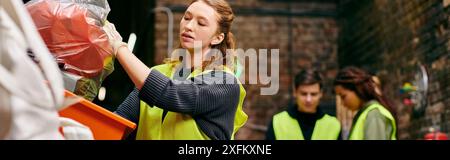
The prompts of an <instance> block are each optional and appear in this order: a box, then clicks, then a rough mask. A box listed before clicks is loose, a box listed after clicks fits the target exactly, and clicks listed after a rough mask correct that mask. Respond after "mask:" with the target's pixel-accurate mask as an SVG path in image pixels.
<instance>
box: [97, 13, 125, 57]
mask: <svg viewBox="0 0 450 160" xmlns="http://www.w3.org/2000/svg"><path fill="white" fill-rule="evenodd" d="M103 30H104V31H105V32H106V35H108V40H109V44H110V45H111V47H112V49H113V53H112V54H113V55H114V57H117V53H118V51H119V48H120V47H127V46H128V45H127V44H126V43H124V42H122V36H120V34H119V32H117V30H116V27H115V26H114V24H112V23H109V22H108V21H106V24H105V26H103Z"/></svg>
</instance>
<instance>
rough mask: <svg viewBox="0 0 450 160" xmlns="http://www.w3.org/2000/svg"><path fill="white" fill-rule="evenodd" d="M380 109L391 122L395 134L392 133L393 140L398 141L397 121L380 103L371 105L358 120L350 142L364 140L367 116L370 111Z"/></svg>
mask: <svg viewBox="0 0 450 160" xmlns="http://www.w3.org/2000/svg"><path fill="white" fill-rule="evenodd" d="M374 109H378V111H380V113H381V114H382V115H383V116H384V117H386V118H388V119H389V120H390V122H391V125H392V129H393V132H392V133H391V138H390V139H391V140H396V137H395V135H396V132H397V126H396V125H395V119H394V117H393V116H392V114H391V112H389V111H388V110H387V109H386V108H384V107H383V106H382V105H380V104H379V103H378V102H374V103H371V104H370V105H369V107H367V109H365V110H364V111H363V112H362V113H361V115H360V116H359V117H358V120H356V123H355V124H354V127H353V129H352V130H351V132H350V135H349V140H364V124H365V122H366V118H367V115H368V114H369V112H370V111H372V110H374Z"/></svg>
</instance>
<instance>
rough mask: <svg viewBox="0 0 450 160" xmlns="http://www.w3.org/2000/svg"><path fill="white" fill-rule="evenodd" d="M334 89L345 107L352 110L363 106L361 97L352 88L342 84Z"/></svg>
mask: <svg viewBox="0 0 450 160" xmlns="http://www.w3.org/2000/svg"><path fill="white" fill-rule="evenodd" d="M334 90H335V92H336V94H337V95H338V96H339V97H340V98H341V100H342V103H343V104H344V106H345V107H347V108H348V109H350V110H352V111H356V110H358V109H359V108H361V103H362V102H361V99H360V98H359V97H358V96H357V95H356V93H355V92H354V91H352V90H349V89H346V88H344V87H342V86H341V85H338V86H335V87H334Z"/></svg>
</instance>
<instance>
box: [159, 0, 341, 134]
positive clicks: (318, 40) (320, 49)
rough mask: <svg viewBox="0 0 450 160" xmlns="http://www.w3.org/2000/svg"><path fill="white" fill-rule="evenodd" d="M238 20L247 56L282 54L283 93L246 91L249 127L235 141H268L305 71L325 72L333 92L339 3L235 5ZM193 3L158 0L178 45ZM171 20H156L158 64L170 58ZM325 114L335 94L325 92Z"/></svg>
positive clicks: (250, 1)
mask: <svg viewBox="0 0 450 160" xmlns="http://www.w3.org/2000/svg"><path fill="white" fill-rule="evenodd" d="M229 2H230V4H231V5H232V7H233V9H234V11H235V13H236V19H235V22H234V24H233V28H232V32H233V33H234V35H235V36H236V39H237V47H238V48H242V49H244V50H247V49H250V48H254V49H256V50H258V49H279V51H280V52H279V53H280V62H279V66H280V89H279V92H278V94H276V95H273V96H262V95H260V87H262V86H261V85H245V88H246V91H247V97H246V101H245V103H244V110H245V112H246V113H247V114H248V116H249V119H248V122H247V124H246V125H245V126H244V127H243V129H241V130H240V131H239V133H238V134H237V136H236V139H264V136H265V131H266V125H267V124H268V123H269V121H270V119H271V117H272V116H273V114H275V113H276V112H279V111H281V110H283V109H285V107H286V105H287V104H288V102H289V100H290V98H291V94H290V92H291V91H290V90H291V85H290V84H291V82H292V77H293V76H294V74H295V73H297V72H298V71H299V70H300V68H308V67H313V68H316V69H320V70H321V71H323V73H324V75H325V77H326V85H327V86H330V84H331V82H332V81H331V80H332V78H334V76H335V74H336V71H337V68H338V65H337V61H336V59H337V39H338V27H337V22H336V20H335V15H336V14H337V9H336V3H335V2H334V1H333V0H329V1H327V0H323V1H316V2H314V1H300V2H270V1H267V0H266V1H265V0H245V1H238V0H236V1H235V0H230V1H229ZM187 4H188V2H187V1H185V0H176V1H173V0H171V1H169V0H158V1H157V2H156V5H157V6H158V7H168V8H171V9H172V11H173V13H174V29H173V30H174V31H173V33H174V34H173V39H174V40H175V42H174V44H175V45H178V44H179V42H178V38H177V35H178V34H179V22H180V20H181V18H182V16H183V13H184V10H185V8H186V6H187ZM167 22H168V19H167V15H166V14H164V13H162V12H158V13H157V14H156V16H155V63H156V64H160V63H162V60H163V59H164V58H166V56H167V27H168V25H167V24H168V23H167ZM325 92H326V95H325V97H324V103H327V104H330V105H329V107H328V108H325V110H326V111H327V112H329V113H332V114H333V113H334V112H335V109H334V96H333V95H332V94H331V88H330V87H327V89H326V90H325Z"/></svg>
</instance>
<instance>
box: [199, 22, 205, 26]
mask: <svg viewBox="0 0 450 160" xmlns="http://www.w3.org/2000/svg"><path fill="white" fill-rule="evenodd" d="M198 25H200V26H206V24H205V23H203V22H198Z"/></svg>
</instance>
